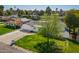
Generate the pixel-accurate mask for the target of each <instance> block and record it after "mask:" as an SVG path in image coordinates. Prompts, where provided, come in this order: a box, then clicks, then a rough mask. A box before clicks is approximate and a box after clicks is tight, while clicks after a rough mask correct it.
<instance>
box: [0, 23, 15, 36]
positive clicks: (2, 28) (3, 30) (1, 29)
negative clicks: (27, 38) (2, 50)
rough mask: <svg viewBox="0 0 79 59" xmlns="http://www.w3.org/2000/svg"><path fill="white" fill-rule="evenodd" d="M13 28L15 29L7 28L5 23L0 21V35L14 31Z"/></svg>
mask: <svg viewBox="0 0 79 59" xmlns="http://www.w3.org/2000/svg"><path fill="white" fill-rule="evenodd" d="M13 30H14V29H10V28H6V27H5V25H4V24H3V23H0V35H3V34H6V33H9V32H11V31H13Z"/></svg>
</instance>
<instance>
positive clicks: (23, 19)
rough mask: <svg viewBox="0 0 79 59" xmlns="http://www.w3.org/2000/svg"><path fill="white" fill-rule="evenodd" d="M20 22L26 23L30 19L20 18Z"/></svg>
mask: <svg viewBox="0 0 79 59" xmlns="http://www.w3.org/2000/svg"><path fill="white" fill-rule="evenodd" d="M21 21H23V22H26V21H30V19H27V18H21Z"/></svg>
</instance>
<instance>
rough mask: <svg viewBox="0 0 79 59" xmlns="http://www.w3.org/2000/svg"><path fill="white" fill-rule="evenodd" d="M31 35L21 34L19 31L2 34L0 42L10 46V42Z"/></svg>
mask: <svg viewBox="0 0 79 59" xmlns="http://www.w3.org/2000/svg"><path fill="white" fill-rule="evenodd" d="M32 34H33V33H28V32H22V31H20V30H16V31H13V32H11V33H8V34H4V35H1V36H0V42H3V43H5V44H8V45H10V44H11V41H12V40H15V41H16V40H18V39H20V38H22V37H24V36H26V35H32Z"/></svg>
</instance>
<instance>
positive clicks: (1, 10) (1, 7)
mask: <svg viewBox="0 0 79 59" xmlns="http://www.w3.org/2000/svg"><path fill="white" fill-rule="evenodd" d="M3 10H4V6H3V5H0V16H2V15H3Z"/></svg>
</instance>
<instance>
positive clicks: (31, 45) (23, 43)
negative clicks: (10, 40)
mask: <svg viewBox="0 0 79 59" xmlns="http://www.w3.org/2000/svg"><path fill="white" fill-rule="evenodd" d="M46 39H47V38H45V37H43V36H41V35H31V36H25V37H23V38H22V39H20V40H18V41H16V45H17V46H20V47H22V48H24V49H29V50H32V51H35V52H40V50H39V49H38V48H40V45H41V44H42V42H46ZM50 42H55V43H56V45H57V46H58V47H59V48H60V49H61V50H62V52H71V53H73V52H79V44H76V43H74V42H72V41H69V40H65V41H62V40H57V39H50ZM39 43H41V44H39ZM43 46H44V45H43ZM42 48H44V47H42ZM42 48H41V49H42Z"/></svg>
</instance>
